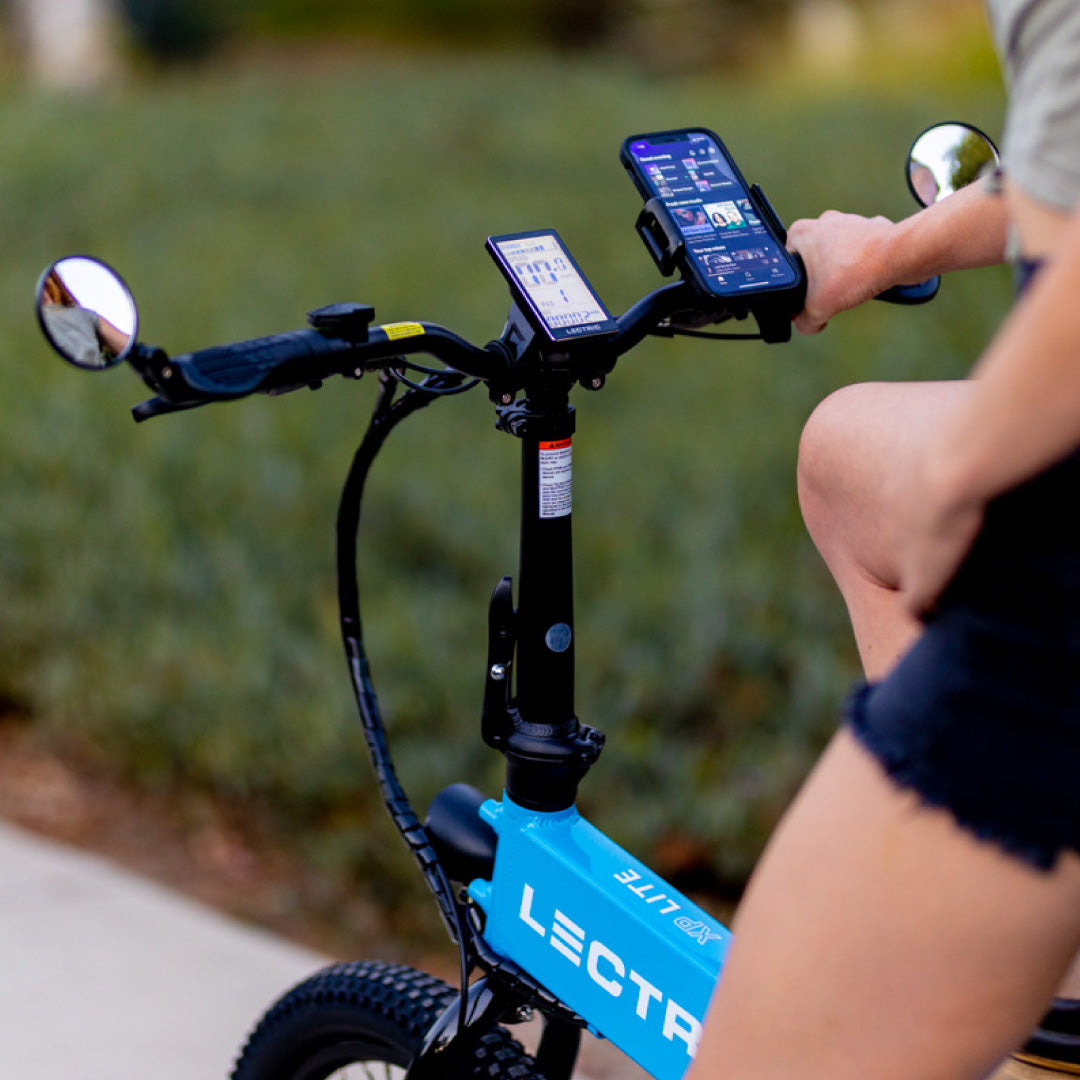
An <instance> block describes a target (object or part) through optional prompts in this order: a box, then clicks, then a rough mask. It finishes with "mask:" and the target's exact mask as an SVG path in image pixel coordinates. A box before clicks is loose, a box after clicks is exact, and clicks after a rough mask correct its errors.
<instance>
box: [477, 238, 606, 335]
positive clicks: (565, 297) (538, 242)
mask: <svg viewBox="0 0 1080 1080" xmlns="http://www.w3.org/2000/svg"><path fill="white" fill-rule="evenodd" d="M495 246H496V247H497V248H498V249H499V254H500V255H501V256H502V259H503V263H504V264H505V265H506V266H508V267H509V268H510V270H511V271H512V272H513V275H514V278H515V279H516V281H517V283H518V285H519V286H520V287H521V290H522V291H523V292H524V293H525V294H526V296H528V298H529V300H530V301H531V302H532V306H533V308H534V309H535V311H536V313H537V314H538V315H539V316H540V318H541V319H543V320H544V323H545V325H546V326H547V328H548V329H549V330H551V331H552V333H554V334H556V335H557V336H559V337H573V336H576V335H579V334H585V333H595V332H596V331H597V330H601V329H605V328H606V325H605V327H602V326H600V325H598V324H600V323H603V324H609V323H610V321H611V316H610V315H609V314H608V313H607V312H606V311H605V310H604V306H603V305H602V304H601V303H600V301H599V300H598V299H597V298H596V296H595V295H594V294H593V291H592V289H590V288H589V285H588V283H587V282H586V281H585V279H584V278H583V277H582V276H581V273H580V272H579V271H578V269H577V267H576V266H574V264H573V263H572V262H571V261H570V258H569V256H568V255H567V254H566V251H565V249H564V248H563V246H562V244H561V243H560V242H559V238H558V237H557V236H554V235H552V234H550V233H546V234H540V235H537V236H515V237H509V238H507V239H502V240H497V241H496V242H495Z"/></svg>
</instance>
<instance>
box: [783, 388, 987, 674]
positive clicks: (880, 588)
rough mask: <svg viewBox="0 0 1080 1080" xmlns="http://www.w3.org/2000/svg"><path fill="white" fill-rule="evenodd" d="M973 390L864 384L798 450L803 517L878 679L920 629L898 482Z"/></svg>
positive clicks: (835, 402)
mask: <svg viewBox="0 0 1080 1080" xmlns="http://www.w3.org/2000/svg"><path fill="white" fill-rule="evenodd" d="M968 386H969V384H968V383H966V382H962V381H958V382H936V383H859V384H856V385H854V386H847V387H844V388H843V389H841V390H838V391H836V392H835V393H833V394H831V395H830V396H829V397H827V398H826V399H825V400H824V401H823V402H822V403H821V404H820V405H819V406H818V407H817V409H815V411H814V413H813V414H812V415H811V417H810V419H809V420H808V421H807V424H806V428H805V429H804V431H803V437H802V441H801V443H800V446H799V466H798V483H799V503H800V506H801V508H802V512H803V519H804V521H805V522H806V527H807V529H808V530H809V532H810V535H811V537H812V538H813V540H814V543H815V544H816V545H817V548H818V550H819V551H820V552H821V555H822V558H823V559H824V560H825V563H826V565H827V566H828V567H829V570H830V571H831V573H832V575H833V577H834V578H835V579H836V583H837V585H838V586H839V588H840V592H841V594H842V595H843V597H844V601H845V603H846V604H847V608H848V612H849V614H850V617H851V624H852V629H853V630H854V632H855V643H856V645H857V647H858V649H859V655H860V657H861V659H862V662H863V667H864V670H865V672H866V677H867V678H868V679H870V680H874V679H878V678H880V677H881V676H882V675H884V674H885V673H886V672H887V671H888V670H889V668H891V667H892V665H893V664H894V663H895V661H896V659H897V658H898V657H899V656H900V654H901V653H903V652H904V651H905V650H906V649H907V648H908V646H909V645H910V644H911V643H912V642H913V641H914V639H915V637H916V636H917V635H918V632H919V624H918V623H917V622H916V621H915V620H914V619H912V618H911V617H910V616H909V615H908V614H907V613H906V612H905V611H904V610H903V608H902V606H901V604H900V598H899V595H898V593H897V591H896V587H897V570H896V553H895V551H894V549H893V546H892V543H891V536H890V533H889V531H888V521H889V514H888V506H889V500H890V498H891V493H890V481H891V479H892V477H893V476H895V475H896V473H897V466H898V465H899V464H901V463H902V461H903V458H904V456H905V455H908V454H910V453H912V451H913V450H914V449H915V448H916V447H917V446H918V445H919V444H920V442H921V440H922V439H924V438H925V437H926V436H927V435H929V433H930V432H932V431H933V430H934V428H935V427H936V426H937V425H938V424H939V423H940V422H941V418H942V416H943V415H944V413H945V412H946V411H947V410H948V409H950V408H953V407H955V404H956V403H957V402H958V401H959V400H960V398H961V396H962V395H963V394H964V393H965V392H966V390H967V387H968Z"/></svg>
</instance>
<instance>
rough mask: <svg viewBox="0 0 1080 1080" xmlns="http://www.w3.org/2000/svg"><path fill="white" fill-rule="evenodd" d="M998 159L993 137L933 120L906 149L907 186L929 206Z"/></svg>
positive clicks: (990, 167) (993, 166) (989, 169)
mask: <svg viewBox="0 0 1080 1080" xmlns="http://www.w3.org/2000/svg"><path fill="white" fill-rule="evenodd" d="M999 161H1000V158H999V156H998V151H997V147H996V146H995V145H994V140H993V139H991V138H990V136H989V135H987V134H986V133H985V132H982V131H980V130H979V129H978V128H977V127H973V126H972V125H971V124H958V123H945V124H934V126H933V127H929V128H927V129H926V130H925V131H924V132H923V133H922V134H921V135H920V136H919V137H918V138H917V139H916V140H915V141H914V142H913V143H912V144H911V149H910V150H909V151H908V159H907V181H908V187H909V188H911V193H912V195H914V196H915V198H916V200H917V201H918V202H919V203H920V204H921V205H922V206H932V205H933V204H934V203H936V202H940V201H941V200H942V199H944V198H945V196H946V195H951V194H952V193H953V192H954V191H959V190H960V188H962V187H967V185H968V184H971V183H974V182H975V181H976V180H978V179H979V178H980V177H981V176H984V175H986V174H987V173H989V172H992V171H993V170H994V169H996V168H997V166H998V163H999Z"/></svg>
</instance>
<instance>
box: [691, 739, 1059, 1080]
mask: <svg viewBox="0 0 1080 1080" xmlns="http://www.w3.org/2000/svg"><path fill="white" fill-rule="evenodd" d="M734 931H735V933H734V941H733V944H732V947H731V951H730V953H729V955H728V959H727V962H726V965H725V968H724V972H723V974H722V977H721V979H720V982H719V984H718V987H717V990H716V993H715V996H714V999H713V1004H712V1006H711V1008H710V1011H709V1016H708V1019H707V1021H706V1024H705V1029H704V1032H703V1034H702V1040H701V1045H700V1048H699V1051H698V1054H697V1057H696V1059H695V1062H694V1064H693V1065H692V1066H691V1068H690V1071H689V1072H688V1074H687V1076H688V1078H689V1080H706V1078H708V1080H713V1078H726V1077H730V1078H732V1080H794V1078H798V1080H910V1078H911V1077H913V1076H917V1077H918V1078H919V1080H979V1078H981V1077H983V1076H985V1075H986V1074H987V1073H988V1072H989V1071H990V1070H991V1069H992V1068H993V1066H994V1065H995V1064H996V1063H997V1062H998V1061H999V1060H1000V1059H1001V1058H1002V1057H1003V1056H1004V1055H1005V1054H1006V1053H1007V1052H1008V1051H1009V1050H1010V1049H1011V1048H1012V1047H1013V1046H1015V1045H1016V1044H1017V1043H1018V1042H1019V1041H1020V1040H1021V1039H1022V1037H1023V1036H1024V1034H1025V1033H1026V1032H1027V1031H1028V1030H1029V1029H1030V1028H1031V1026H1032V1025H1033V1024H1034V1023H1035V1022H1036V1021H1037V1020H1038V1018H1039V1016H1040V1015H1041V1013H1042V1010H1043V1009H1044V1007H1045V1005H1046V1003H1047V1002H1048V1001H1049V999H1050V996H1051V994H1052V992H1053V989H1054V986H1055V984H1056V982H1057V980H1058V979H1059V978H1060V977H1061V976H1062V974H1063V972H1064V970H1065V968H1066V967H1067V965H1068V961H1069V958H1070V957H1071V956H1072V955H1073V953H1074V952H1075V951H1076V949H1077V946H1078V945H1080V859H1077V858H1076V857H1074V856H1072V855H1067V856H1063V857H1062V859H1061V860H1060V861H1059V866H1058V867H1057V869H1056V870H1055V871H1054V872H1052V873H1042V872H1039V871H1036V870H1034V869H1032V868H1030V867H1029V866H1028V865H1027V864H1026V863H1023V862H1021V861H1020V860H1018V859H1015V858H1013V857H1010V856H1007V855H1005V854H1003V853H1002V852H1001V851H1000V850H999V849H998V848H997V847H996V846H994V845H993V844H990V843H982V842H978V841H976V840H975V839H974V838H973V837H972V836H971V834H969V833H967V832H965V831H962V830H961V829H960V828H958V827H957V826H956V825H955V824H954V823H953V819H952V817H951V816H950V815H949V814H948V813H947V812H945V811H942V810H935V809H929V808H927V807H926V806H924V805H923V804H921V803H920V801H919V799H918V796H916V795H914V794H912V793H910V792H907V791H903V790H901V789H899V788H898V787H896V786H895V785H894V784H893V783H892V781H890V780H889V779H888V778H887V777H886V776H885V774H884V772H883V771H882V769H881V768H880V766H879V765H878V763H877V761H876V760H875V759H874V758H872V757H871V756H870V755H869V754H868V753H867V752H866V751H865V749H864V748H863V747H862V746H861V744H859V743H858V742H857V741H856V740H855V738H854V737H853V736H852V735H851V734H850V733H849V732H847V731H846V730H845V731H843V732H841V733H840V734H839V735H838V736H837V737H836V738H835V739H834V741H833V744H832V745H831V746H830V748H829V749H828V751H827V752H826V754H825V755H824V757H823V758H822V760H821V762H820V763H819V765H818V766H817V768H816V769H815V770H814V772H813V774H812V775H811V777H810V779H809V780H808V782H807V784H806V785H805V787H804V788H803V790H802V792H801V793H800V795H799V796H798V798H797V799H796V801H795V803H794V804H793V806H792V808H791V810H790V811H789V812H788V814H787V816H786V817H785V819H784V821H783V823H782V824H781V826H780V828H779V829H778V830H777V833H776V835H775V836H774V838H773V840H772V841H771V842H770V845H769V847H768V850H767V851H766V854H765V856H764V857H763V859H762V861H761V863H760V865H759V867H758V869H757V870H756V871H755V873H754V876H753V879H752V881H751V884H750V887H749V889H748V892H747V895H746V897H745V899H744V901H743V903H742V905H741V906H740V909H739V912H738V914H737V916H736V920H735V924H734Z"/></svg>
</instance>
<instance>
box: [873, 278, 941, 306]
mask: <svg viewBox="0 0 1080 1080" xmlns="http://www.w3.org/2000/svg"><path fill="white" fill-rule="evenodd" d="M940 286H941V277H940V276H939V275H937V274H935V275H934V276H933V277H931V278H927V279H926V280H925V281H920V282H919V283H918V284H917V285H894V286H893V287H892V288H891V289H886V290H885V291H884V292H883V293H878V295H877V296H875V297H874V299H875V300H884V301H885V302H886V303H887V304H925V303H927V302H928V301H930V300H933V299H934V297H935V296H937V292H938V289H939V288H940Z"/></svg>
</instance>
